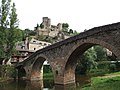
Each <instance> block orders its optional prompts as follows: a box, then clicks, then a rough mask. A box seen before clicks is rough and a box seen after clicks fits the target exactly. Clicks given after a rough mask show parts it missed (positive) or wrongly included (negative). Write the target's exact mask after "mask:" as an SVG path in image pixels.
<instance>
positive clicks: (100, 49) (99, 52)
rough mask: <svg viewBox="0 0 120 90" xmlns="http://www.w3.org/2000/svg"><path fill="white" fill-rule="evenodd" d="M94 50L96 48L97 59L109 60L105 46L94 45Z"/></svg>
mask: <svg viewBox="0 0 120 90" xmlns="http://www.w3.org/2000/svg"><path fill="white" fill-rule="evenodd" d="M94 50H95V52H96V55H97V59H96V61H105V60H107V56H106V50H105V48H103V47H101V46H94Z"/></svg>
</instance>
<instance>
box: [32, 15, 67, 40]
mask: <svg viewBox="0 0 120 90" xmlns="http://www.w3.org/2000/svg"><path fill="white" fill-rule="evenodd" d="M34 31H35V32H36V34H37V36H40V35H43V36H49V37H52V38H54V37H58V38H59V39H66V38H67V37H66V36H65V35H64V33H63V28H62V23H58V24H57V26H55V25H51V19H50V18H48V17H43V19H42V23H41V24H40V25H37V26H36V27H35V29H34Z"/></svg>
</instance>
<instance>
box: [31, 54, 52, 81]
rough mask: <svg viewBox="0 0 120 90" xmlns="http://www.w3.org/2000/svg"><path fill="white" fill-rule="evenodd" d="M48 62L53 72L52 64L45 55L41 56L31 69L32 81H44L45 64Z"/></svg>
mask: <svg viewBox="0 0 120 90" xmlns="http://www.w3.org/2000/svg"><path fill="white" fill-rule="evenodd" d="M45 61H47V62H48V63H49V65H50V67H51V69H52V72H54V71H53V68H52V66H51V62H50V61H49V60H48V58H46V56H44V55H39V56H38V57H37V58H36V59H35V60H34V62H33V64H32V68H31V80H42V79H43V64H44V62H45Z"/></svg>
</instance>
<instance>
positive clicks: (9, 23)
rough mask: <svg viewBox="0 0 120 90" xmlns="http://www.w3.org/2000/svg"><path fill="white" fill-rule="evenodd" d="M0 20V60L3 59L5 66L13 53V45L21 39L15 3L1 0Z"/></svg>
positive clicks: (9, 0)
mask: <svg viewBox="0 0 120 90" xmlns="http://www.w3.org/2000/svg"><path fill="white" fill-rule="evenodd" d="M1 4H2V5H1V8H0V10H1V18H0V43H1V44H0V58H4V62H5V64H6V63H7V61H8V60H9V59H10V58H11V56H12V54H13V53H14V52H15V44H16V42H17V41H18V40H20V38H21V31H20V30H19V29H18V19H17V14H16V8H15V3H13V4H12V5H11V0H2V2H1Z"/></svg>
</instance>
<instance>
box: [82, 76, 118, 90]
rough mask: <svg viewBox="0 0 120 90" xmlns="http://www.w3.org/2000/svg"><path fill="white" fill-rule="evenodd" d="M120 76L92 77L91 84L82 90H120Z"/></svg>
mask: <svg viewBox="0 0 120 90" xmlns="http://www.w3.org/2000/svg"><path fill="white" fill-rule="evenodd" d="M119 84H120V76H116V77H111V78H102V77H101V78H97V77H94V78H92V79H91V84H87V85H85V86H83V87H82V90H120V85H119Z"/></svg>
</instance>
